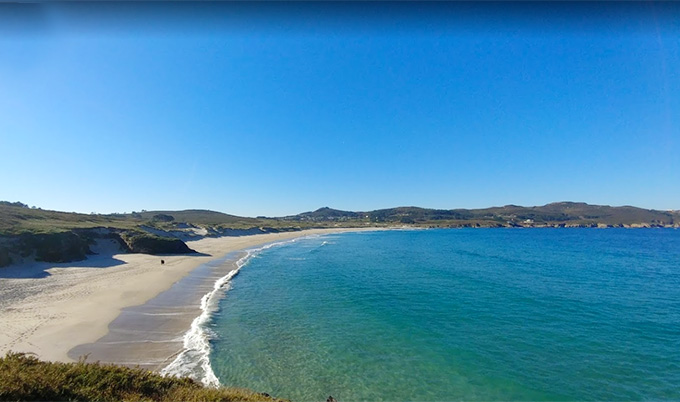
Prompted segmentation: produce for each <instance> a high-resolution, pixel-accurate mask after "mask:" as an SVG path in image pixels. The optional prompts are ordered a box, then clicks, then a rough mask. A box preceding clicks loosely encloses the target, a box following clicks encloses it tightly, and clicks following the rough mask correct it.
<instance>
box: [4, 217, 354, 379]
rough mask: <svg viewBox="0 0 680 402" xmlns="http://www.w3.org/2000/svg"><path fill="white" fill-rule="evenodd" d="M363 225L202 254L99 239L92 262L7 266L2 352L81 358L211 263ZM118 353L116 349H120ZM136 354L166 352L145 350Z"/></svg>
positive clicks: (250, 240) (251, 240) (208, 241)
mask: <svg viewBox="0 0 680 402" xmlns="http://www.w3.org/2000/svg"><path fill="white" fill-rule="evenodd" d="M357 230H361V229H312V230H305V231H301V232H287V233H271V234H261V235H252V236H242V237H220V238H203V239H200V240H196V241H189V242H187V244H188V245H189V247H191V248H192V249H194V250H196V251H197V252H198V253H199V254H196V255H176V256H153V255H146V254H113V248H112V247H113V245H112V244H99V245H98V247H97V249H96V250H93V251H95V252H97V253H98V254H97V255H94V256H91V257H89V258H88V259H87V260H85V261H80V262H75V263H65V264H54V263H39V262H33V263H28V264H23V265H16V266H11V267H8V268H2V269H0V322H2V327H3V329H2V332H1V333H0V354H2V355H4V354H5V353H6V352H8V351H10V350H11V351H15V352H30V353H35V354H36V355H37V356H38V357H40V358H41V359H46V360H54V361H73V360H74V358H73V357H69V351H71V350H72V349H74V348H75V347H76V346H79V345H85V344H91V343H93V342H95V341H97V340H99V339H100V338H102V337H104V336H106V335H107V333H108V332H109V324H110V323H112V321H114V320H115V319H116V318H117V317H118V316H119V315H120V314H121V311H123V309H125V308H129V307H132V306H139V305H143V304H144V303H146V302H147V301H149V300H151V299H153V298H155V297H157V296H159V295H160V294H161V293H163V292H164V291H166V290H168V289H169V288H171V287H172V286H173V284H175V283H177V282H178V281H179V280H180V279H182V278H184V277H185V276H187V275H188V274H189V273H191V272H192V271H193V270H195V269H196V268H197V267H200V266H202V265H203V264H206V263H209V262H211V261H216V260H219V259H221V258H222V259H223V257H224V256H225V255H227V254H229V253H233V252H235V251H238V250H244V249H248V248H253V247H256V246H258V245H262V244H266V243H271V242H276V241H281V240H287V239H293V238H296V237H302V236H309V235H319V234H327V233H337V232H346V231H357ZM161 259H163V260H164V261H165V263H164V264H161ZM197 311H198V309H197V306H191V307H190V309H189V310H188V311H187V315H188V317H187V319H184V320H179V321H176V322H175V325H176V326H177V325H180V326H186V328H175V330H177V331H186V330H188V326H189V324H190V322H191V320H190V319H189V318H190V316H192V315H194V314H196V312H197ZM128 322H132V321H128ZM127 325H133V324H127ZM111 353H113V354H115V347H114V349H113V351H112V352H111ZM135 353H139V354H142V355H143V354H144V353H148V354H153V353H158V351H157V350H152V349H149V348H140V349H139V350H137V351H136V352H135ZM162 353H167V350H163V352H162ZM71 355H73V353H71ZM138 357H139V360H140V361H141V360H143V359H144V356H138ZM97 360H100V359H97ZM101 360H102V361H105V359H101ZM152 368H155V369H158V368H159V367H152Z"/></svg>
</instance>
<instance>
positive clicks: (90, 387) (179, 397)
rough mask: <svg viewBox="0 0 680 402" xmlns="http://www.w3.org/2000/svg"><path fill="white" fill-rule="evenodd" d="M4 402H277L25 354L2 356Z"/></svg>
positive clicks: (245, 392)
mask: <svg viewBox="0 0 680 402" xmlns="http://www.w3.org/2000/svg"><path fill="white" fill-rule="evenodd" d="M0 400H3V401H189V402H192V401H214V402H217V401H223V402H227V401H246V402H247V401H274V399H272V398H270V397H269V396H267V395H264V394H258V393H255V392H252V391H249V390H244V389H238V388H224V387H221V388H206V387H204V386H203V385H201V384H199V383H197V382H196V381H194V380H191V379H189V378H176V377H163V376H161V375H159V374H156V373H153V372H151V371H148V370H144V369H140V368H128V367H120V366H114V365H109V364H100V363H86V362H85V361H84V360H81V361H80V362H78V363H60V362H44V361H41V360H38V359H37V358H36V357H34V356H30V355H26V354H23V353H11V352H10V353H8V354H7V355H6V356H5V357H4V358H2V357H0Z"/></svg>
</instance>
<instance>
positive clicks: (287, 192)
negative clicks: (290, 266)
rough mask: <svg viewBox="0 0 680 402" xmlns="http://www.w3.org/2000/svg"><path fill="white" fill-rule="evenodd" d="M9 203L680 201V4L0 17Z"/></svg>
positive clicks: (321, 7) (336, 7)
mask: <svg viewBox="0 0 680 402" xmlns="http://www.w3.org/2000/svg"><path fill="white" fill-rule="evenodd" d="M0 150H1V152H2V157H1V158H0V199H2V200H9V201H22V202H25V203H27V204H29V205H36V206H40V207H42V208H45V209H56V210H65V211H78V212H86V213H89V212H100V213H108V212H130V211H133V210H134V211H139V210H141V209H147V210H154V209H188V208H205V209H213V210H218V211H223V212H227V213H232V214H237V215H244V216H256V215H267V216H281V215H287V214H295V213H298V212H302V211H307V210H313V209H316V208H318V207H322V206H331V207H334V208H339V209H347V210H371V209H378V208H388V207H394V206H406V205H417V206H422V207H432V208H447V209H448V208H477V207H488V206H498V205H505V204H519V205H543V204H546V203H549V202H554V201H584V202H588V203H595V204H608V205H635V206H640V207H645V208H655V209H680V185H678V184H679V183H680V5H677V4H654V3H642V4H637V3H636V4H596V5H593V4H589V3H587V4H584V3H572V4H561V5H550V4H541V3H532V4H502V5H499V4H490V3H484V4H467V3H465V4H429V5H418V4H404V3H400V4H394V3H371V4H360V5H358V4H332V5H329V4H310V3H300V4H293V5H291V4H288V3H286V4H281V3H278V4H253V3H246V4H219V5H216V4H201V5H195V4H193V5H192V4H179V5H177V4H173V5H171V4H169V3H160V4H159V3H151V4H145V5H130V4H127V3H117V4H101V5H100V4H91V5H83V4H76V5H72V4H71V5H69V4H62V5H57V6H46V5H0Z"/></svg>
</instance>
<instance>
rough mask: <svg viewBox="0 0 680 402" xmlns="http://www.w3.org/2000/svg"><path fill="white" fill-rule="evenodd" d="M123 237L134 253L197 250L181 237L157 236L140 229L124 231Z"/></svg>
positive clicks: (176, 252)
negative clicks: (191, 247)
mask: <svg viewBox="0 0 680 402" xmlns="http://www.w3.org/2000/svg"><path fill="white" fill-rule="evenodd" d="M121 237H122V238H123V240H124V241H125V243H126V244H127V246H128V248H129V250H130V251H131V252H133V253H143V254H189V253H195V252H196V251H194V250H192V249H190V248H189V247H188V246H187V245H186V243H184V242H183V241H182V240H180V239H173V238H168V237H160V236H155V235H153V234H149V233H146V232H142V231H138V230H134V231H127V232H124V233H123V234H122V236H121Z"/></svg>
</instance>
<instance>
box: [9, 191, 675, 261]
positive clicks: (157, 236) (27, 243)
mask: <svg viewBox="0 0 680 402" xmlns="http://www.w3.org/2000/svg"><path fill="white" fill-rule="evenodd" d="M404 225H407V226H414V227H454V228H458V227H680V211H657V210H650V209H642V208H636V207H631V206H623V207H610V206H606V205H589V204H585V203H575V202H558V203H552V204H547V205H543V206H536V207H522V206H517V205H506V206H504V207H492V208H484V209H449V210H445V209H427V208H418V207H398V208H388V209H379V210H375V211H368V212H353V211H341V210H337V209H332V208H328V207H324V208H320V209H318V210H316V211H312V212H304V213H301V214H298V215H293V216H286V217H282V218H266V217H258V218H245V217H239V216H234V215H228V214H223V213H221V212H214V211H206V210H199V209H192V210H186V211H142V212H131V213H127V214H109V215H100V214H90V215H87V214H78V213H68V212H58V211H45V210H42V209H39V208H35V207H32V208H29V207H28V206H27V205H26V204H23V203H21V202H7V201H0V267H2V266H6V265H9V264H10V263H11V262H12V261H13V260H17V259H21V258H25V257H28V256H32V255H34V256H35V258H36V259H37V260H42V261H49V262H67V261H75V260H82V259H84V258H85V257H86V255H87V254H89V253H90V245H91V244H93V243H94V242H95V241H96V240H97V239H99V238H103V237H104V238H112V239H115V240H117V241H118V242H119V243H120V245H121V250H122V251H126V252H136V253H147V254H184V253H191V252H193V250H191V249H190V248H189V247H188V246H187V245H186V244H185V243H184V241H183V240H187V239H192V238H200V237H201V236H213V237H217V236H242V235H249V234H258V233H272V232H281V231H295V230H302V229H310V228H330V227H385V226H404Z"/></svg>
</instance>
